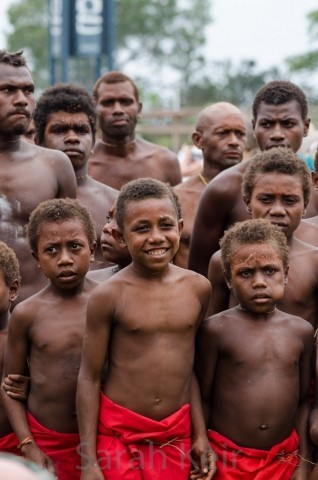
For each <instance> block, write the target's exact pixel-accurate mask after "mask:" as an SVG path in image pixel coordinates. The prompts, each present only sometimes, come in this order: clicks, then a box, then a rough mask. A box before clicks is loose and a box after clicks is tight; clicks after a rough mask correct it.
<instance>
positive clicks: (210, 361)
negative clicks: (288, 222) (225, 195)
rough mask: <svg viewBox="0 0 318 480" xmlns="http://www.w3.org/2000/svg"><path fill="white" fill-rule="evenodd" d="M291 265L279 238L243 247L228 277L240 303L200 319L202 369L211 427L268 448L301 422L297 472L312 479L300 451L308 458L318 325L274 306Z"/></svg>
mask: <svg viewBox="0 0 318 480" xmlns="http://www.w3.org/2000/svg"><path fill="white" fill-rule="evenodd" d="M286 273H287V272H284V270H283V266H282V261H281V258H280V256H279V253H278V248H277V245H275V246H273V245H271V244H265V243H264V244H245V245H241V246H238V247H237V249H236V251H235V253H234V254H233V255H232V257H231V276H230V278H229V279H228V283H229V285H230V286H231V288H232V289H233V290H234V292H235V295H236V296H237V298H238V301H239V307H238V308H237V307H234V308H231V309H229V310H226V311H224V312H221V313H219V314H217V315H214V316H212V317H209V318H208V319H207V320H206V321H205V322H204V323H203V324H202V327H201V329H200V332H199V336H198V347H197V350H196V351H197V358H196V371H197V376H198V381H199V384H200V388H201V395H202V402H203V408H204V413H205V419H206V424H207V427H208V428H209V429H212V430H216V431H217V432H219V433H221V434H222V435H224V436H226V437H227V438H229V439H231V440H232V441H234V442H235V443H236V444H238V445H242V446H243V447H250V448H259V449H269V448H271V447H272V446H273V445H275V444H277V443H279V442H281V441H282V440H283V439H284V438H286V437H287V436H288V435H289V434H290V433H291V431H292V429H293V428H294V427H296V430H297V432H298V434H299V436H300V452H299V454H300V459H301V460H300V463H299V467H298V468H297V469H296V471H295V472H294V474H293V476H292V478H293V479H307V478H308V474H309V472H310V467H311V465H310V463H309V462H305V461H302V458H305V459H307V460H308V459H310V448H309V445H308V441H307V434H306V425H307V419H308V411H309V405H308V388H309V377H310V365H311V355H312V349H313V333H314V331H313V328H312V327H311V326H310V325H309V323H308V322H306V321H304V320H303V319H302V318H299V317H296V316H294V315H289V314H287V313H284V312H282V311H279V310H277V309H276V308H275V304H276V302H277V301H279V300H281V297H282V295H283V292H284V283H285V282H284V280H285V276H286ZM273 406H274V407H273ZM193 478H194V477H193Z"/></svg>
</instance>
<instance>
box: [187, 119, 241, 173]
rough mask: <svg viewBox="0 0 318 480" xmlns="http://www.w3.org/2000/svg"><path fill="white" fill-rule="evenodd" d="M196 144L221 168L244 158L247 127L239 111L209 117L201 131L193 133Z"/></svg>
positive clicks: (210, 161) (206, 156) (208, 159)
mask: <svg viewBox="0 0 318 480" xmlns="http://www.w3.org/2000/svg"><path fill="white" fill-rule="evenodd" d="M193 140H194V143H195V145H196V146H197V147H198V148H200V149H201V150H202V152H203V156H204V159H205V160H207V161H208V162H209V163H211V164H213V165H216V166H217V167H218V168H220V169H221V170H223V169H226V168H229V167H232V166H233V165H236V164H237V163H239V162H240V161H241V160H242V157H243V152H244V147H245V143H246V127H245V123H244V120H243V118H242V116H241V115H240V114H239V113H226V114H224V115H220V116H218V117H217V118H213V119H212V118H211V121H210V122H209V121H208V119H207V120H206V122H205V125H204V126H203V127H202V129H201V131H197V132H195V133H194V134H193Z"/></svg>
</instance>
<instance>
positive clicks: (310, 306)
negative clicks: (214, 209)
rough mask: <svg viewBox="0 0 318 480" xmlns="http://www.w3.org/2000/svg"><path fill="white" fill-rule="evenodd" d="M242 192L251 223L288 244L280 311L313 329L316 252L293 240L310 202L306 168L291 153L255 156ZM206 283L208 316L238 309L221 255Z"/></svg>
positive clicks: (317, 310) (317, 311) (317, 307)
mask: <svg viewBox="0 0 318 480" xmlns="http://www.w3.org/2000/svg"><path fill="white" fill-rule="evenodd" d="M242 189H243V196H244V201H245V204H246V206H247V210H248V212H249V214H250V215H251V216H252V218H265V219H267V220H269V221H270V222H271V223H272V224H273V225H275V226H276V228H278V229H279V230H281V231H282V232H283V233H284V234H285V236H286V239H287V243H288V246H289V273H288V284H287V285H286V288H285V293H284V297H283V299H282V300H280V301H279V303H278V307H279V308H280V309H282V310H283V311H284V312H288V313H291V314H294V315H298V316H300V317H302V318H304V319H305V320H308V322H309V323H311V325H312V326H313V327H314V328H315V329H316V326H317V319H318V249H317V248H315V247H313V246H311V245H308V244H307V243H304V242H302V241H300V240H299V239H298V238H296V237H295V236H294V231H295V230H296V229H297V227H298V226H299V224H300V221H301V219H302V217H303V215H304V213H305V211H306V207H307V205H308V202H309V198H310V192H311V178H310V173H309V170H308V168H307V167H306V165H305V163H304V162H303V161H302V160H301V159H299V158H298V156H297V155H296V154H295V153H293V152H292V151H291V150H289V149H286V148H272V149H270V150H268V151H265V152H261V153H259V154H257V155H255V158H254V160H253V162H251V163H250V165H249V167H248V169H247V170H246V172H245V174H244V178H243V185H242ZM209 279H210V281H211V283H212V295H211V305H210V307H209V311H208V314H209V315H211V314H215V313H218V312H220V311H222V310H226V309H227V308H229V307H231V306H234V305H235V304H236V303H237V301H236V299H235V297H234V296H233V294H232V292H230V291H229V290H228V288H227V285H226V283H225V280H224V276H223V269H222V265H221V256H220V252H217V253H216V254H214V255H213V256H212V259H211V262H210V266H209Z"/></svg>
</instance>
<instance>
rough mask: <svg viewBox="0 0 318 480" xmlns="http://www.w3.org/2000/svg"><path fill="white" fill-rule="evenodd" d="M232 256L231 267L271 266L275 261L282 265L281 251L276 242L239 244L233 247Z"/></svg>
mask: <svg viewBox="0 0 318 480" xmlns="http://www.w3.org/2000/svg"><path fill="white" fill-rule="evenodd" d="M231 253H232V255H231V267H234V266H237V265H239V264H242V263H243V264H245V265H246V266H252V265H256V264H259V263H262V264H267V263H268V264H270V263H272V262H273V261H275V262H277V261H279V262H280V263H282V256H281V252H280V249H279V247H278V245H277V244H276V242H274V241H270V240H269V241H266V242H264V243H260V242H255V243H239V242H238V243H237V244H234V245H233V248H232V252H231Z"/></svg>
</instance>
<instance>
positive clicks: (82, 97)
mask: <svg viewBox="0 0 318 480" xmlns="http://www.w3.org/2000/svg"><path fill="white" fill-rule="evenodd" d="M55 112H68V113H85V114H86V115H87V118H88V121H89V124H90V127H91V130H92V134H93V141H95V135H96V112H95V103H94V100H93V97H92V96H91V95H90V94H89V93H88V91H87V90H86V89H85V88H82V87H79V86H77V85H75V84H72V83H58V84H57V85H54V86H53V87H49V88H47V89H46V90H44V92H43V93H42V95H41V97H40V98H39V100H38V101H37V104H36V107H35V110H34V123H35V133H36V137H37V141H38V142H39V143H42V142H43V140H44V131H45V127H46V124H47V122H48V118H49V116H50V115H51V114H52V113H55Z"/></svg>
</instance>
